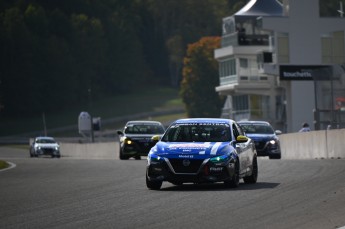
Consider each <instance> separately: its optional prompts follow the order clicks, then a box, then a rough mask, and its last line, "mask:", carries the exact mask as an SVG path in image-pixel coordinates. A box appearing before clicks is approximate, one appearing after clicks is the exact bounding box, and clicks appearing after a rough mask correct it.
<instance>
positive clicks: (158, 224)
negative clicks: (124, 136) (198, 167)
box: [0, 147, 345, 229]
mask: <svg viewBox="0 0 345 229" xmlns="http://www.w3.org/2000/svg"><path fill="white" fill-rule="evenodd" d="M95 153H97V152H95ZM116 154H117V152H116V153H115V157H114V160H104V159H73V158H68V157H62V158H61V159H52V158H50V157H42V158H30V157H29V153H28V152H27V151H26V150H20V149H11V148H4V147H0V159H3V160H6V161H10V162H12V163H14V164H15V165H16V167H15V168H13V169H9V170H5V171H0V228H2V229H5V228H35V229H38V228H160V229H161V228H164V229H167V228H217V229H218V228H235V229H241V228H244V229H246V228H259V229H260V228H265V229H266V228H267V229H268V228H274V229H277V228H278V229H279V228H289V229H290V228H308V229H309V228H313V229H317V228H320V229H332V228H340V227H343V226H345V160H344V159H334V160H268V159H267V158H260V159H259V179H258V183H257V184H254V185H246V184H243V183H242V182H241V184H240V187H239V188H238V189H225V188H223V185H222V184H214V185H194V184H187V185H183V186H174V185H172V184H169V183H163V186H162V189H161V190H160V191H151V190H148V189H147V188H146V185H145V166H146V160H145V159H142V160H128V161H120V160H118V159H117V158H118V155H116Z"/></svg>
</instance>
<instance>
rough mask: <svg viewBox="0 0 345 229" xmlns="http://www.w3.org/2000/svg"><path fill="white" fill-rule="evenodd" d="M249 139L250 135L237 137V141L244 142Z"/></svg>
mask: <svg viewBox="0 0 345 229" xmlns="http://www.w3.org/2000/svg"><path fill="white" fill-rule="evenodd" d="M247 141H248V137H246V136H243V135H239V136H237V138H236V143H244V142H247Z"/></svg>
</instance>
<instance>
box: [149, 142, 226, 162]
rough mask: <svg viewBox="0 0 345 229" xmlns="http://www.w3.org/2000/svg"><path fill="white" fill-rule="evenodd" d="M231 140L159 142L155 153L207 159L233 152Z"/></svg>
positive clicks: (174, 156)
mask: <svg viewBox="0 0 345 229" xmlns="http://www.w3.org/2000/svg"><path fill="white" fill-rule="evenodd" d="M230 148H231V146H230V144H229V142H173V143H172V142H169V143H167V142H158V143H157V144H156V146H155V150H154V152H155V154H157V155H159V156H161V157H166V158H193V159H205V158H210V157H215V156H219V155H223V154H226V153H230V152H231V149H230Z"/></svg>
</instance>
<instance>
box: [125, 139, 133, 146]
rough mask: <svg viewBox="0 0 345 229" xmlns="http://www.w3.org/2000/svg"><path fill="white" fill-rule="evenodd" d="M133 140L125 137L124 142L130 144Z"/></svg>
mask: <svg viewBox="0 0 345 229" xmlns="http://www.w3.org/2000/svg"><path fill="white" fill-rule="evenodd" d="M132 143H133V142H132V140H131V139H125V144H127V145H131V144H132Z"/></svg>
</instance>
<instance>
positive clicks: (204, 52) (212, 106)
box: [180, 37, 224, 118]
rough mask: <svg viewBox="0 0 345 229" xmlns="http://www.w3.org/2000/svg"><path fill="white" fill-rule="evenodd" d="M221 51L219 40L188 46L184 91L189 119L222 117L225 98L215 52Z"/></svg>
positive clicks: (203, 41)
mask: <svg viewBox="0 0 345 229" xmlns="http://www.w3.org/2000/svg"><path fill="white" fill-rule="evenodd" d="M219 47H220V37H204V38H201V39H200V40H199V41H198V42H195V43H193V44H190V45H188V49H187V54H186V57H185V58H184V68H183V73H182V77H183V78H182V81H181V90H180V94H181V96H182V99H183V102H184V103H185V106H186V111H187V115H188V117H215V118H217V117H219V116H220V114H221V108H222V106H223V103H224V98H223V97H221V96H219V95H218V93H217V92H216V91H215V87H217V86H219V75H218V63H217V61H216V60H215V59H214V50H215V49H217V48H219Z"/></svg>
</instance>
